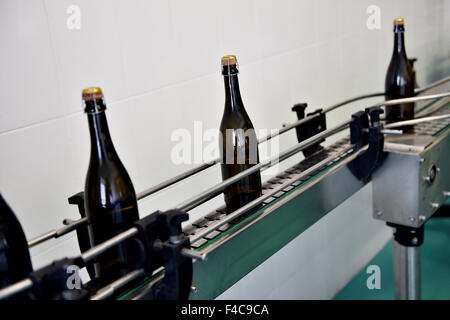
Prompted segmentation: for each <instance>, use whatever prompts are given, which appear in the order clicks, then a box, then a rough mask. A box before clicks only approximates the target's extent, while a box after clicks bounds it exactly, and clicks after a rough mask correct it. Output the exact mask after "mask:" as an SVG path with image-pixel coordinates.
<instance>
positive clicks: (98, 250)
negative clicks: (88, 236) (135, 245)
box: [81, 227, 138, 263]
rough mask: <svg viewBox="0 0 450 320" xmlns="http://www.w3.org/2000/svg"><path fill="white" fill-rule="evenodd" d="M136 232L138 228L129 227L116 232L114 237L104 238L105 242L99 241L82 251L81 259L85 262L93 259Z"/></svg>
mask: <svg viewBox="0 0 450 320" xmlns="http://www.w3.org/2000/svg"><path fill="white" fill-rule="evenodd" d="M137 233H138V229H136V228H134V227H133V228H130V229H128V230H126V231H124V232H122V233H120V234H118V235H117V236H115V237H112V238H111V239H109V240H106V241H105V242H102V243H100V244H99V245H96V246H95V247H92V248H91V249H89V250H87V251H85V252H83V253H82V254H81V259H83V261H84V262H85V263H86V262H88V261H90V260H92V259H94V258H95V257H96V256H98V255H100V254H102V253H103V252H105V251H106V250H108V249H110V248H112V247H114V246H115V245H117V244H119V243H120V242H122V241H125V240H126V239H128V238H131V237H132V236H134V235H136V234H137Z"/></svg>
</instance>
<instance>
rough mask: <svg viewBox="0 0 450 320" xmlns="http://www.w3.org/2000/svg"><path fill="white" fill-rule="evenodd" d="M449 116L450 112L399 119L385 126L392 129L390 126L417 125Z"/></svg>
mask: <svg viewBox="0 0 450 320" xmlns="http://www.w3.org/2000/svg"><path fill="white" fill-rule="evenodd" d="M447 118H450V114H443V115H439V116H432V117H422V118H416V119H412V120H405V121H398V122H393V123H389V124H385V125H384V126H383V127H384V128H386V129H390V128H396V127H401V126H409V125H415V124H419V123H422V122H429V121H436V120H442V119H447Z"/></svg>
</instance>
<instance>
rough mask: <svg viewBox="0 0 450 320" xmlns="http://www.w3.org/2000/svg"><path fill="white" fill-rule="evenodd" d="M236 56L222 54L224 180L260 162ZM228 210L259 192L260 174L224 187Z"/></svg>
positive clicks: (221, 142)
mask: <svg viewBox="0 0 450 320" xmlns="http://www.w3.org/2000/svg"><path fill="white" fill-rule="evenodd" d="M238 73H239V71H238V66H237V59H236V57H235V56H233V55H228V56H224V57H223V58H222V75H223V76H224V83H225V110H224V112H223V117H222V122H221V124H220V132H221V139H219V141H220V152H221V169H222V178H223V179H224V180H226V179H228V178H230V177H232V176H234V175H236V174H238V173H240V172H242V171H244V170H246V169H248V168H251V167H252V166H254V165H256V164H257V163H258V162H259V155H258V140H257V137H256V132H255V130H254V128H253V124H252V122H251V121H250V118H249V116H248V114H247V112H246V111H245V108H244V104H243V102H242V98H241V93H240V91H239V81H238ZM224 196H225V202H226V205H227V211H228V212H230V213H231V212H233V211H235V210H237V209H239V208H240V207H242V206H244V205H245V204H247V203H249V202H251V201H252V200H254V199H256V198H258V197H259V196H261V175H260V172H259V171H257V172H255V173H252V174H251V175H249V176H247V177H245V178H243V179H242V180H240V181H238V182H236V183H234V184H233V185H231V186H230V187H228V188H226V189H225V191H224Z"/></svg>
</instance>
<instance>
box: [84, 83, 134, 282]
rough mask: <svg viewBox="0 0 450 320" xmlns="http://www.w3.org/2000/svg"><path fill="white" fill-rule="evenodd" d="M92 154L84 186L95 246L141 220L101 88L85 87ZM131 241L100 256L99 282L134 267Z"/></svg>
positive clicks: (97, 267) (98, 264)
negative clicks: (107, 115)
mask: <svg viewBox="0 0 450 320" xmlns="http://www.w3.org/2000/svg"><path fill="white" fill-rule="evenodd" d="M82 95H83V100H84V102H85V112H86V114H87V118H88V123H89V131H90V139H91V156H90V161H89V169H88V172H87V175H86V184H85V189H84V195H85V200H84V201H85V210H86V216H87V218H88V221H89V223H90V226H91V231H92V232H91V236H92V240H93V241H92V242H93V244H94V245H97V244H100V243H102V242H104V241H106V240H109V239H110V238H112V237H113V236H115V235H117V234H119V233H121V232H123V231H125V230H127V229H128V228H130V227H131V226H132V224H133V222H134V221H136V220H138V219H139V214H138V206H137V200H136V194H135V191H134V188H133V184H132V182H131V179H130V177H129V175H128V173H127V171H126V169H125V167H124V165H123V164H122V162H121V161H120V159H119V156H118V155H117V152H116V150H115V148H114V145H113V142H112V140H111V136H110V134H109V130H108V123H107V121H106V114H105V110H106V104H105V102H104V101H103V93H102V91H101V90H100V88H95V87H92V88H87V89H84V90H83V94H82ZM134 249H135V248H134V247H133V245H132V242H131V241H125V242H121V243H120V244H119V245H117V246H114V247H113V248H111V249H109V250H107V251H106V252H105V253H102V254H101V255H99V256H98V257H97V260H96V271H97V277H98V282H99V283H100V284H109V283H110V282H112V281H114V280H117V279H118V278H119V277H121V276H123V275H125V274H126V273H128V272H130V271H132V270H133V268H134V263H135V261H136V258H135V257H136V256H135V255H134V254H135V253H134V252H133V251H134Z"/></svg>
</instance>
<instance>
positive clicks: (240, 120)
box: [220, 106, 254, 131]
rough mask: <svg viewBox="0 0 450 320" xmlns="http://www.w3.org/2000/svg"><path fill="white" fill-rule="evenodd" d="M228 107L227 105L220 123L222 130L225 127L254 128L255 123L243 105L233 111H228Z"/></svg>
mask: <svg viewBox="0 0 450 320" xmlns="http://www.w3.org/2000/svg"><path fill="white" fill-rule="evenodd" d="M226 108H227V107H226V106H225V110H224V113H223V116H222V121H221V123H220V130H221V131H222V130H224V129H244V130H247V129H254V127H253V123H252V121H251V120H250V117H249V116H248V114H247V111H246V110H245V108H244V107H243V106H242V107H240V108H235V109H233V110H231V111H227V109H226Z"/></svg>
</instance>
